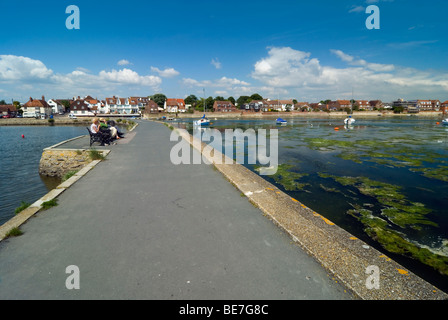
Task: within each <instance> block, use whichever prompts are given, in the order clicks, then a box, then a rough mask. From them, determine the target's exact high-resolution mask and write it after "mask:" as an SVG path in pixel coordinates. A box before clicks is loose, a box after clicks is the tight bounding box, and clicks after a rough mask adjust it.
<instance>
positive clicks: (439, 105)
mask: <svg viewBox="0 0 448 320" xmlns="http://www.w3.org/2000/svg"><path fill="white" fill-rule="evenodd" d="M67 107H68V108H69V110H67ZM393 107H403V110H405V111H407V112H408V113H418V112H420V111H442V112H448V100H447V101H445V102H440V100H410V101H407V100H404V99H398V100H396V101H393V102H392V103H383V102H382V101H381V100H370V101H368V100H355V101H353V103H352V101H350V100H334V101H326V102H325V103H323V102H320V103H308V102H295V101H293V100H292V99H290V100H280V99H277V100H270V99H263V100H253V101H251V102H249V103H245V104H242V105H241V106H238V107H237V106H235V105H234V104H233V103H232V102H231V101H215V102H214V104H213V111H214V112H241V111H247V112H269V111H278V112H284V111H294V110H296V111H317V110H319V111H327V112H332V111H344V110H346V109H347V108H350V109H354V110H366V111H372V110H380V109H391V108H393ZM189 108H191V105H187V104H185V101H184V99H166V100H165V102H164V105H163V107H160V106H159V105H158V104H157V103H156V102H155V101H153V100H151V99H150V98H148V97H127V98H120V97H116V96H113V97H110V98H106V99H104V100H99V99H97V98H93V97H91V96H86V97H84V98H81V97H79V96H78V97H73V98H72V99H50V100H46V99H45V97H44V96H42V98H41V99H33V98H31V97H30V99H29V101H28V102H26V103H25V104H23V106H22V110H23V116H24V117H49V116H50V115H51V114H64V113H66V112H67V111H70V113H72V114H73V115H75V116H94V115H99V114H120V115H134V114H135V115H139V114H141V113H142V110H144V112H145V113H159V112H168V113H183V112H187V111H188V109H189ZM16 113H17V109H16V107H15V106H14V105H0V116H6V115H12V116H15V115H16Z"/></svg>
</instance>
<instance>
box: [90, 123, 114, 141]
mask: <svg viewBox="0 0 448 320" xmlns="http://www.w3.org/2000/svg"><path fill="white" fill-rule="evenodd" d="M106 127H107V126H106ZM90 131H91V132H92V133H93V134H100V135H101V145H102V146H103V145H104V144H106V145H109V144H110V139H111V132H110V130H109V129H108V128H106V129H104V128H101V127H100V121H99V120H98V118H96V117H95V118H93V119H92V125H91V126H90Z"/></svg>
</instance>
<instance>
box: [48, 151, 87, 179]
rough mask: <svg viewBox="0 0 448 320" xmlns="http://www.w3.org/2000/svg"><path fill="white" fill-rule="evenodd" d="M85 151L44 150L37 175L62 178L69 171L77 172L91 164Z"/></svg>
mask: <svg viewBox="0 0 448 320" xmlns="http://www.w3.org/2000/svg"><path fill="white" fill-rule="evenodd" d="M91 161H92V160H91V158H90V156H89V154H88V151H87V150H62V149H45V150H44V151H43V153H42V157H41V159H40V162H39V173H40V174H42V175H46V176H50V177H59V178H62V177H63V176H64V175H65V174H66V173H68V172H70V171H78V170H80V169H82V168H83V167H84V166H86V165H87V164H89V163H90V162H91Z"/></svg>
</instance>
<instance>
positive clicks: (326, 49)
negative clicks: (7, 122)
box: [0, 0, 448, 102]
mask: <svg viewBox="0 0 448 320" xmlns="http://www.w3.org/2000/svg"><path fill="white" fill-rule="evenodd" d="M69 5H76V6H78V8H79V10H80V29H79V30H69V29H67V28H66V25H65V22H66V19H67V18H68V17H69V15H70V14H67V13H65V10H66V8H67V6H69ZM369 5H376V6H377V7H378V8H379V10H380V29H379V30H369V29H367V28H366V25H365V21H366V19H367V18H368V17H369V15H370V14H367V13H366V12H365V11H366V7H367V6H369ZM447 9H448V3H446V1H444V0H429V1H405V0H338V1H334V0H315V1H298V0H295V1H291V0H276V1H265V0H258V1H252V0H250V1H242V0H239V1H234V0H227V1H222V0H208V1H202V0H189V1H183V0H175V1H174V0H171V1H170V0H167V1H135V0H128V1H84V0H71V1H64V0H54V1H45V0H43V1H21V0H14V1H10V0H0V12H1V13H2V16H1V19H0V99H5V100H7V101H10V100H11V99H12V98H14V99H16V100H20V101H22V102H25V101H27V100H28V98H29V97H30V96H32V97H40V96H42V95H45V96H46V98H47V99H49V98H66V97H72V96H78V95H79V96H85V95H88V94H90V95H92V96H94V97H98V98H100V99H104V98H105V97H108V96H112V95H116V96H135V95H137V96H148V95H152V94H154V93H159V92H162V93H164V94H165V95H167V96H168V97H171V98H183V97H186V96H188V95H189V94H195V95H197V96H199V97H202V96H203V94H204V93H203V90H204V89H205V95H206V96H213V97H215V96H218V95H220V96H224V97H225V98H227V97H229V96H233V97H235V98H238V97H239V96H241V95H251V94H253V93H260V94H261V95H262V96H263V97H267V98H275V99H276V98H284V99H286V98H294V99H297V100H299V101H309V102H314V101H320V100H324V99H343V98H351V97H352V92H354V98H355V99H382V100H384V101H391V100H393V99H396V98H406V99H428V98H430V99H439V100H442V101H445V100H448V59H447V52H448V45H447V39H448V36H447V35H448V24H447V23H446V17H445V16H446V12H447Z"/></svg>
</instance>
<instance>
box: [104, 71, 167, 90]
mask: <svg viewBox="0 0 448 320" xmlns="http://www.w3.org/2000/svg"><path fill="white" fill-rule="evenodd" d="M99 78H100V79H102V80H105V81H110V82H115V83H123V84H137V85H143V86H150V87H152V86H157V85H160V84H161V82H162V81H161V79H160V78H159V77H156V76H140V75H139V74H138V73H137V72H135V71H133V70H130V69H126V68H125V69H122V70H112V71H110V72H107V71H101V72H100V73H99Z"/></svg>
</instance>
